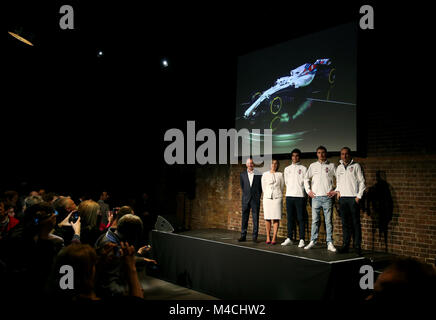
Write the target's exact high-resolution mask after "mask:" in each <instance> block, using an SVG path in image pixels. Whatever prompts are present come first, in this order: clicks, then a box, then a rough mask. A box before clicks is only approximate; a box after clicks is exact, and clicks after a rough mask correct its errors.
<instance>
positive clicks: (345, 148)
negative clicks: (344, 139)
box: [341, 147, 351, 154]
mask: <svg viewBox="0 0 436 320" xmlns="http://www.w3.org/2000/svg"><path fill="white" fill-rule="evenodd" d="M342 150H347V151H348V153H349V154H351V149H350V148H348V147H342V148H341V151H342Z"/></svg>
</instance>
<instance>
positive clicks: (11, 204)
mask: <svg viewBox="0 0 436 320" xmlns="http://www.w3.org/2000/svg"><path fill="white" fill-rule="evenodd" d="M18 199H19V196H18V192H17V191H14V190H9V191H6V192H5V193H4V201H5V202H4V203H5V207H7V209H6V210H7V211H8V214H9V216H10V217H14V216H15V214H16V213H17V202H18Z"/></svg>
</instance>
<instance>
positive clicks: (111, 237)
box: [95, 214, 142, 296]
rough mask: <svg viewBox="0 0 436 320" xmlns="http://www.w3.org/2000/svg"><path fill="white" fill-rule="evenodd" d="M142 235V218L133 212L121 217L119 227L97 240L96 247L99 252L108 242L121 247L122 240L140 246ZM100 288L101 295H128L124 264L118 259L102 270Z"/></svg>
mask: <svg viewBox="0 0 436 320" xmlns="http://www.w3.org/2000/svg"><path fill="white" fill-rule="evenodd" d="M141 235H142V221H141V219H140V218H139V217H137V216H135V215H133V214H126V215H124V216H123V217H122V218H120V219H119V221H118V225H117V228H111V229H109V230H108V231H107V232H106V234H105V236H104V237H102V238H100V239H99V240H98V241H97V242H96V244H95V247H96V249H97V252H100V251H101V250H102V248H104V246H105V245H106V244H107V243H113V244H115V245H116V248H118V249H119V248H120V245H121V242H128V243H130V244H132V245H133V247H136V248H138V244H139V243H140V238H141ZM141 249H142V248H141ZM99 290H100V294H101V296H122V295H126V290H127V281H126V279H125V277H124V275H123V272H122V266H121V265H120V264H119V263H118V262H117V261H116V260H115V261H112V263H109V264H107V265H106V266H105V268H104V269H103V270H102V273H101V277H100V278H99Z"/></svg>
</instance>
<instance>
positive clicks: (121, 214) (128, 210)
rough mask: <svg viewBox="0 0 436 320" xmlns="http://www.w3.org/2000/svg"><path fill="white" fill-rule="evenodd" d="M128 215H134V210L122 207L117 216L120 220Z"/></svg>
mask: <svg viewBox="0 0 436 320" xmlns="http://www.w3.org/2000/svg"><path fill="white" fill-rule="evenodd" d="M126 214H133V209H132V207H130V206H122V207H121V208H120V209H119V210H118V212H117V215H116V219H117V220H120V219H121V218H122V217H124V216H125V215H126Z"/></svg>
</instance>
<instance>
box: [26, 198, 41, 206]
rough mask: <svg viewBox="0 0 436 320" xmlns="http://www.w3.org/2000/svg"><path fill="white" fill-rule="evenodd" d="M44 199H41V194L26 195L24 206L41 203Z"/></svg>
mask: <svg viewBox="0 0 436 320" xmlns="http://www.w3.org/2000/svg"><path fill="white" fill-rule="evenodd" d="M43 201H44V200H43V199H42V197H41V196H27V197H26V198H25V199H24V205H25V206H26V208H28V207H31V206H33V205H34V204H37V203H41V202H43Z"/></svg>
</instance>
